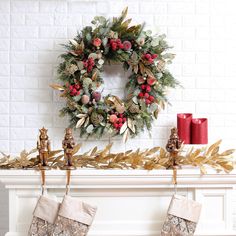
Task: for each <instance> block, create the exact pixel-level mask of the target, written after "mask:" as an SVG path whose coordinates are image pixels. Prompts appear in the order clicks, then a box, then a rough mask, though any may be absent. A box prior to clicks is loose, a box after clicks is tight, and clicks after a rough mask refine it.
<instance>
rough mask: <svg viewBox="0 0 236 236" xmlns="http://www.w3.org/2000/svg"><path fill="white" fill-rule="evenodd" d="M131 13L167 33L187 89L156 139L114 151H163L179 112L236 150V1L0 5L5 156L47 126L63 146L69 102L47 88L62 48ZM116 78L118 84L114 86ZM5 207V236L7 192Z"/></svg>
mask: <svg viewBox="0 0 236 236" xmlns="http://www.w3.org/2000/svg"><path fill="white" fill-rule="evenodd" d="M127 5H128V6H129V8H130V9H129V12H130V16H131V17H132V18H133V19H134V22H135V23H140V22H142V21H146V22H147V26H148V27H150V28H152V29H155V30H160V31H161V32H164V33H167V36H168V39H169V42H170V43H171V44H172V45H173V46H174V49H173V50H174V52H175V53H176V54H177V57H176V60H175V61H174V64H173V65H172V66H171V68H172V72H173V74H174V75H175V76H176V77H177V79H179V80H180V81H181V83H182V85H183V86H184V88H185V89H178V90H176V91H175V90H171V91H170V100H171V103H172V105H173V106H168V107H167V108H166V110H165V111H163V112H162V114H160V117H159V119H158V120H157V121H156V122H155V127H154V128H153V137H152V139H150V138H149V136H148V134H147V133H144V134H141V135H140V136H139V137H138V138H136V139H135V140H130V141H128V143H127V144H126V145H124V144H121V141H120V140H119V139H117V138H116V139H115V140H114V150H124V149H125V148H134V147H135V146H142V144H143V141H146V142H145V143H147V144H148V146H149V147H150V146H153V145H164V144H165V142H166V138H167V137H168V131H169V128H170V127H171V126H173V125H175V119H176V113H177V112H193V113H194V115H195V116H204V117H208V118H209V125H210V127H209V129H210V141H211V142H212V141H215V140H217V139H219V138H222V139H223V140H224V146H225V147H235V146H236V145H235V142H236V136H235V131H236V109H235V107H236V79H235V77H236V69H235V68H236V67H235V55H236V46H235V41H236V30H235V29H236V15H235V7H236V1H235V0H146V1H141V0H140V1H138V0H129V1H128V0H123V1H122V0H116V1H113V0H93V1H90V0H84V1H83V0H73V1H71V0H55V1H52V0H47V1H45V0H37V1H36V0H29V1H26V0H1V1H0V150H2V151H4V152H10V153H13V154H14V153H17V152H19V151H20V150H22V149H23V148H32V147H33V146H35V140H36V136H37V133H38V128H39V127H41V126H42V125H45V126H46V127H48V128H49V133H50V137H51V139H52V140H53V145H54V146H59V145H60V143H61V139H62V136H63V130H64V128H65V126H66V125H65V122H66V119H64V120H62V119H60V118H58V116H57V114H58V110H59V109H60V107H61V106H62V105H61V102H62V101H61V100H60V99H59V98H58V96H57V94H56V93H55V92H53V91H52V90H51V89H50V88H49V87H48V84H49V83H50V82H51V81H53V80H54V79H55V71H56V69H55V68H56V65H57V64H58V59H57V56H58V55H59V54H60V52H61V50H62V49H61V47H60V46H59V44H60V43H64V42H65V41H66V40H67V39H68V38H70V37H73V36H74V35H75V33H76V31H77V30H78V29H81V28H82V26H83V25H86V24H89V22H90V20H91V19H92V18H93V16H94V15H96V14H103V15H105V16H112V15H118V14H119V13H120V11H121V10H122V9H123V8H124V7H125V6H127ZM110 71H111V70H109V71H108V72H107V73H106V81H107V83H106V91H112V92H113V93H120V91H122V81H121V80H120V79H119V78H117V75H116V74H115V73H111V72H110ZM121 75H122V73H121ZM126 76H127V75H126ZM111 77H113V78H114V79H115V78H116V79H117V83H116V84H114V83H109V79H110V78H111ZM110 81H112V80H110ZM80 141H81V140H80ZM104 143H108V140H106V141H105V142H104V141H92V140H90V141H84V149H87V148H88V147H91V146H93V145H98V146H104ZM0 199H1V200H0V209H1V211H0V235H1V236H2V235H3V231H5V229H6V220H5V218H6V217H5V216H6V212H7V210H6V208H4V207H5V206H6V205H5V201H7V200H6V193H5V192H4V191H1V192H0ZM235 213H236V212H235Z"/></svg>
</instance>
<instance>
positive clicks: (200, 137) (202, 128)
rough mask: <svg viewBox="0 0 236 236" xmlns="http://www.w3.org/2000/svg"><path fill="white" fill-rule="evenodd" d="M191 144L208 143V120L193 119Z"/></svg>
mask: <svg viewBox="0 0 236 236" xmlns="http://www.w3.org/2000/svg"><path fill="white" fill-rule="evenodd" d="M191 133H192V135H191V143H192V144H207V143H208V121H207V119H206V118H199V119H192V123H191Z"/></svg>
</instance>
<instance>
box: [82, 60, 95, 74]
mask: <svg viewBox="0 0 236 236" xmlns="http://www.w3.org/2000/svg"><path fill="white" fill-rule="evenodd" d="M83 64H84V67H85V68H86V69H87V72H88V73H89V72H91V71H92V69H93V67H94V65H95V62H94V59H93V58H92V57H90V58H89V59H88V60H84V61H83Z"/></svg>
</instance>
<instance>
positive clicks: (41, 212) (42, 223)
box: [28, 196, 60, 236]
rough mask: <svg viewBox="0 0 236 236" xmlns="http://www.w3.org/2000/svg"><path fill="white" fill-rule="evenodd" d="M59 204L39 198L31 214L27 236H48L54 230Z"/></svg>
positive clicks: (45, 198) (43, 197) (42, 197)
mask: <svg viewBox="0 0 236 236" xmlns="http://www.w3.org/2000/svg"><path fill="white" fill-rule="evenodd" d="M59 206H60V204H59V203H58V202H56V201H54V200H52V199H49V198H47V197H45V196H41V197H40V198H39V200H38V203H37V205H36V207H35V210H34V213H33V220H32V223H31V226H30V229H29V233H28V236H50V235H52V232H53V229H54V222H55V220H56V218H57V214H58V210H59Z"/></svg>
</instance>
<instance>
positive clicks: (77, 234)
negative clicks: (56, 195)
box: [52, 195, 97, 236]
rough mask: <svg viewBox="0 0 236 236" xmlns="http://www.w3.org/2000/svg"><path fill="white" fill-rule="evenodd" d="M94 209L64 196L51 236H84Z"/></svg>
mask: <svg viewBox="0 0 236 236" xmlns="http://www.w3.org/2000/svg"><path fill="white" fill-rule="evenodd" d="M96 210H97V209H96V207H93V206H90V205H89V204H86V203H84V202H82V201H80V200H78V199H76V198H72V197H70V196H68V195H65V197H64V199H63V201H62V204H61V206H60V210H59V212H58V216H57V219H56V222H55V227H54V231H53V234H52V235H53V236H85V235H87V233H88V230H89V227H90V225H91V224H92V222H93V219H94V216H95V213H96Z"/></svg>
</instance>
